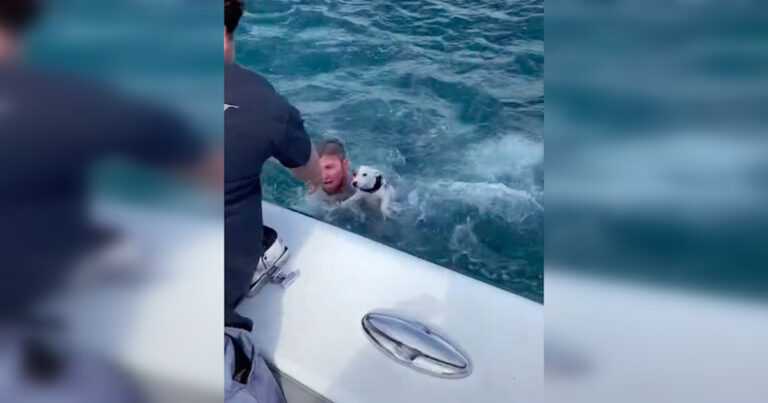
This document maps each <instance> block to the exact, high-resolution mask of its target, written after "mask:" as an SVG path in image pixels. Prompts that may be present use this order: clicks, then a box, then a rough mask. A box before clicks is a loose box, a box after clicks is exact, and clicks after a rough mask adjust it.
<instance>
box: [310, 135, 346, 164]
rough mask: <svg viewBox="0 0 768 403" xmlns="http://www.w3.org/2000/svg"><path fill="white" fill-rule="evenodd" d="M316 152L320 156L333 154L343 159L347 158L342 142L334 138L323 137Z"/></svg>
mask: <svg viewBox="0 0 768 403" xmlns="http://www.w3.org/2000/svg"><path fill="white" fill-rule="evenodd" d="M317 154H318V155H319V156H321V157H322V156H324V155H335V156H338V157H339V158H341V159H343V160H345V159H347V151H346V150H345V149H344V143H342V142H341V140H339V139H335V138H331V139H325V140H323V141H321V142H320V143H318V145H317Z"/></svg>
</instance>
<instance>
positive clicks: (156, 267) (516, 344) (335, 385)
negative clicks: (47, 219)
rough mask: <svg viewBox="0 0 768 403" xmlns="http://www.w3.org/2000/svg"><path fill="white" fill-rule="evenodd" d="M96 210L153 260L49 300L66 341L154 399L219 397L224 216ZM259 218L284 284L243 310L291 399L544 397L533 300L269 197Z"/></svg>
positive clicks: (378, 401)
mask: <svg viewBox="0 0 768 403" xmlns="http://www.w3.org/2000/svg"><path fill="white" fill-rule="evenodd" d="M98 210H99V212H100V213H101V216H102V217H103V218H104V219H103V221H105V222H107V223H111V224H112V225H114V226H116V227H119V228H120V229H121V231H122V232H123V233H125V234H126V235H127V236H128V237H129V238H132V239H140V240H142V242H143V244H144V245H146V246H147V247H148V248H149V250H150V252H151V253H149V255H150V256H151V260H152V264H149V265H143V266H142V267H143V269H141V270H139V272H140V273H142V274H141V275H140V276H139V277H141V279H140V280H139V281H138V282H136V284H133V285H130V286H127V285H125V284H122V285H120V286H119V287H117V286H116V287H106V286H101V287H99V288H98V289H97V290H96V291H94V292H88V293H83V292H78V293H73V294H71V295H69V296H68V297H67V298H65V299H64V300H66V302H62V303H61V304H57V308H58V309H59V311H61V312H68V313H69V314H70V323H71V328H72V329H73V340H78V341H79V342H82V343H83V345H87V346H88V347H89V348H90V349H96V350H98V351H100V352H102V353H104V354H106V355H107V356H109V357H111V358H113V359H114V360H115V362H117V363H119V364H120V365H121V366H122V367H124V368H126V369H128V370H130V372H131V373H133V374H137V375H138V377H139V378H140V379H141V380H142V383H143V385H144V388H145V389H147V390H149V391H150V392H151V393H150V395H152V396H155V397H157V398H158V399H165V401H167V397H168V396H172V397H173V398H174V399H179V398H183V399H184V401H191V402H197V401H200V402H202V401H211V399H215V400H219V399H221V398H222V397H221V396H223V394H222V393H223V384H224V383H223V379H222V378H223V377H222V374H223V373H224V369H223V358H222V340H223V333H222V329H221V327H220V326H219V325H218V324H222V323H223V313H222V309H221V307H222V301H223V275H222V274H223V273H222V272H221V270H222V269H221V268H222V267H223V265H222V262H223V242H222V237H221V235H222V231H221V228H222V225H223V222H222V221H221V219H218V218H215V219H214V218H210V219H191V218H189V217H184V216H181V215H176V214H167V213H163V214H159V213H152V212H148V211H146V210H139V209H131V208H125V207H122V206H114V205H109V206H107V207H106V208H100V209H98ZM263 215H264V222H265V224H266V225H269V226H270V227H272V228H274V229H276V230H277V231H278V233H279V236H280V238H282V240H283V241H284V242H285V244H286V245H287V246H288V248H289V250H290V257H289V258H288V260H287V261H286V262H285V264H284V265H282V266H281V268H280V270H281V272H282V273H283V274H285V273H292V274H293V275H292V276H291V277H292V281H290V282H283V283H282V284H280V282H278V284H271V283H270V284H267V285H266V286H264V287H263V288H261V289H260V291H259V292H258V293H257V294H256V295H254V296H253V297H250V298H248V299H247V300H246V301H244V302H243V303H242V304H241V306H240V308H239V311H240V312H241V313H242V314H243V315H245V316H248V317H250V318H252V319H253V321H254V331H253V332H252V335H253V339H254V342H255V344H256V345H257V347H258V348H259V349H260V352H261V354H262V355H263V356H264V357H265V359H266V360H267V362H268V364H269V365H270V366H271V367H272V368H273V369H274V372H275V373H276V374H277V378H278V380H279V382H280V383H281V385H282V387H283V390H284V392H285V394H286V398H287V401H288V403H320V402H326V403H327V402H333V403H360V402H365V403H392V402H398V403H411V402H413V403H417V402H418V403H425V402H440V403H453V402H455V403H467V402H472V403H502V402H503V403H514V402H532V401H536V400H539V394H540V393H541V389H542V388H541V386H542V382H543V371H544V363H543V361H544V359H543V306H542V305H541V304H538V303H536V302H533V301H530V300H527V299H525V298H522V297H520V296H517V295H514V294H512V293H509V292H507V291H504V290H501V289H499V288H496V287H493V286H491V285H488V284H485V283H483V282H480V281H478V280H475V279H472V278H469V277H466V276H464V275H462V274H459V273H458V272H455V271H452V270H449V269H447V268H445V267H441V266H438V265H436V264H433V263H430V262H428V261H426V260H423V259H420V258H418V257H415V256H412V255H409V254H407V253H404V252H401V251H399V250H396V249H393V248H390V247H388V246H385V245H383V244H381V243H378V242H375V241H372V240H369V239H367V238H364V237H362V236H359V235H356V234H354V233H351V232H349V231H347V230H344V229H341V228H337V227H335V226H332V225H329V224H327V223H324V222H322V221H320V220H317V219H315V218H312V217H309V216H306V215H304V214H301V213H299V212H295V211H292V210H290V209H286V208H283V207H279V206H276V205H274V204H271V203H268V202H265V203H264V204H263ZM212 324H215V326H212Z"/></svg>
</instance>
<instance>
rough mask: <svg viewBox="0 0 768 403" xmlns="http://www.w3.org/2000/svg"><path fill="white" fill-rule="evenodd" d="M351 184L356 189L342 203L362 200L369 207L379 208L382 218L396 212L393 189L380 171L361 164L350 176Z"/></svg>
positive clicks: (347, 203)
mask: <svg viewBox="0 0 768 403" xmlns="http://www.w3.org/2000/svg"><path fill="white" fill-rule="evenodd" d="M352 186H353V187H354V188H355V189H356V190H357V191H356V192H355V194H354V195H352V197H350V198H349V199H347V200H346V201H345V202H344V203H343V205H349V204H352V203H355V202H357V201H362V202H364V203H365V204H366V205H368V207H370V208H373V209H380V210H381V214H382V215H383V216H384V218H390V217H392V214H393V213H395V212H396V210H397V209H396V208H395V204H394V200H395V189H394V188H393V187H392V186H391V185H390V184H389V183H387V180H386V179H384V175H383V174H382V173H381V171H379V170H377V169H374V168H371V167H369V166H361V167H360V168H359V169H358V170H357V173H355V176H354V177H353V178H352Z"/></svg>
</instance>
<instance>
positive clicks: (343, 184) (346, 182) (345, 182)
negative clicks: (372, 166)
mask: <svg viewBox="0 0 768 403" xmlns="http://www.w3.org/2000/svg"><path fill="white" fill-rule="evenodd" d="M317 152H318V154H319V155H320V167H321V168H322V172H323V186H322V192H317V193H316V196H315V197H316V198H317V199H319V200H321V201H323V202H325V203H326V204H330V205H338V204H340V203H341V202H343V201H344V200H347V199H348V198H350V197H351V196H352V195H353V194H354V193H355V188H354V187H352V175H351V173H350V171H349V159H347V152H346V150H345V148H344V144H343V143H342V142H341V140H339V139H334V138H332V139H327V140H323V141H322V142H320V144H318V147H317Z"/></svg>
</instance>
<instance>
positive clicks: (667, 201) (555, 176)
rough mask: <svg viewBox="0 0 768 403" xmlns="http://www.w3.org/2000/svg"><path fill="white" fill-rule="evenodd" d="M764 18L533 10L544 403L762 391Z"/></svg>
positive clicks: (724, 397) (762, 13)
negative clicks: (539, 92) (538, 59)
mask: <svg viewBox="0 0 768 403" xmlns="http://www.w3.org/2000/svg"><path fill="white" fill-rule="evenodd" d="M766 17H768V12H767V11H766V9H765V7H763V4H762V3H760V2H753V1H735V2H713V1H678V2H672V3H670V2H661V1H650V2H648V1H646V2H632V1H611V2H572V1H549V2H547V16H546V24H547V39H546V40H547V42H546V51H547V64H548V70H547V75H546V78H545V80H546V92H547V100H546V122H547V123H546V131H547V133H546V139H547V142H546V152H547V160H546V161H547V162H546V183H547V185H546V186H547V200H546V203H545V204H546V206H547V209H548V215H547V218H546V225H547V227H546V228H547V229H546V234H547V239H546V262H547V264H546V291H545V295H546V304H545V312H546V315H545V317H546V325H545V327H546V330H545V351H546V354H545V359H546V380H547V383H546V384H547V388H546V389H547V390H546V392H547V395H548V396H549V397H550V399H549V400H550V401H570V402H576V403H578V402H590V403H594V402H615V401H621V402H627V403H629V402H649V401H653V402H667V401H668V402H676V403H680V402H697V403H702V402H742V403H747V402H760V401H764V400H765V395H766V392H768V389H767V388H766V386H765V382H763V381H762V377H763V376H764V374H765V373H767V372H768V359H767V358H768V343H767V342H766V340H768V321H767V320H766V318H768V315H767V314H768V299H766V297H767V296H768V292H766V291H768V270H766V262H768V248H766V245H768V235H767V234H768V232H766V228H768V210H766V209H765V206H766V205H767V204H766V202H768V191H766V189H768V187H767V186H766V180H768V163H767V162H768V156H767V155H766V153H768V144H767V142H768V139H767V138H766V137H765V134H766V132H767V131H766V123H768V122H767V121H766V118H767V117H768V114H766V107H765V105H766V92H765V88H766V83H768V58H766V52H765V50H766V49H768V25H766V24H765V22H766V21H767V20H768V19H767V18H766Z"/></svg>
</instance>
